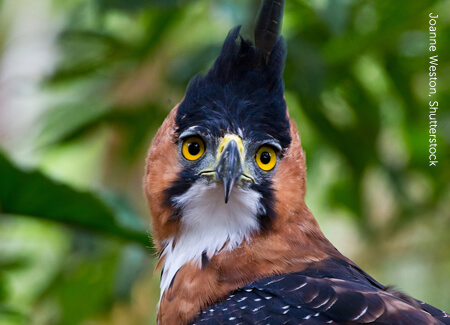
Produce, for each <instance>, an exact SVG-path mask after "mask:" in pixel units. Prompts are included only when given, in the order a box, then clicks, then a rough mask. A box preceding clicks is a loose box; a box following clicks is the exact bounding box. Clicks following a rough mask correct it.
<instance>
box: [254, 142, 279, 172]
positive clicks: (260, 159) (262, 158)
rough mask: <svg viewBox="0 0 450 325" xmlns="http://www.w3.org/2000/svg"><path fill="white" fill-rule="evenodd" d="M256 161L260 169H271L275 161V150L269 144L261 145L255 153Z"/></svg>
mask: <svg viewBox="0 0 450 325" xmlns="http://www.w3.org/2000/svg"><path fill="white" fill-rule="evenodd" d="M256 163H257V164H258V166H259V168H261V169H262V170H265V171H269V170H272V169H273V168H274V167H275V164H276V163H277V155H276V153H275V150H274V149H273V148H272V147H270V146H262V147H261V148H260V149H259V150H258V152H257V153H256Z"/></svg>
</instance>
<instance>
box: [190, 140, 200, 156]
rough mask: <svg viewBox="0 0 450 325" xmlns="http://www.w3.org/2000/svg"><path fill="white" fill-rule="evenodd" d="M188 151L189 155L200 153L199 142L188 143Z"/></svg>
mask: <svg viewBox="0 0 450 325" xmlns="http://www.w3.org/2000/svg"><path fill="white" fill-rule="evenodd" d="M188 151H189V153H190V154H191V155H193V156H197V155H198V154H199V153H200V143H198V142H191V143H189V146H188Z"/></svg>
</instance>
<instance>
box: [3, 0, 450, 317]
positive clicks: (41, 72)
mask: <svg viewBox="0 0 450 325" xmlns="http://www.w3.org/2000/svg"><path fill="white" fill-rule="evenodd" d="M286 2H287V3H286V7H285V19H284V25H283V35H284V37H285V39H286V42H287V45H288V57H287V63H286V69H285V73H284V76H285V82H286V99H287V102H288V106H289V110H290V114H291V116H293V117H294V118H295V120H296V121H297V123H298V126H299V130H300V133H301V136H302V143H303V147H304V149H305V151H306V155H307V165H308V193H307V198H306V200H307V204H308V205H309V207H310V208H311V210H312V211H313V213H314V214H315V216H316V217H317V219H318V221H319V223H320V225H321V227H322V229H323V231H324V232H325V234H326V235H327V236H328V238H330V239H331V240H332V242H333V243H335V245H336V246H337V247H338V248H339V249H340V250H341V251H342V252H343V253H344V254H346V255H347V256H349V257H351V258H352V259H353V260H355V261H356V262H357V263H358V264H359V265H360V266H361V267H363V268H364V269H366V270H367V271H368V272H369V273H371V274H372V275H373V276H374V277H375V278H377V279H378V280H379V281H381V282H383V283H385V284H388V283H392V284H396V285H397V286H398V287H399V288H400V289H402V290H404V291H406V292H408V293H410V294H412V295H414V296H415V297H416V298H419V299H422V300H424V301H426V302H429V303H431V304H434V305H436V306H437V307H440V308H443V309H446V310H447V311H449V310H450V279H449V276H450V236H449V230H450V212H449V211H450V204H449V202H450V186H449V179H450V169H449V167H450V164H449V161H450V160H449V158H450V157H449V152H450V151H449V147H450V113H449V111H448V109H447V108H448V103H449V99H450V92H449V85H450V80H449V79H450V73H449V72H450V60H449V56H450V33H449V29H450V16H449V15H448V13H449V12H450V1H448V0H440V1H438V0H432V1H426V0H420V1H406V0H399V1H385V0H317V1H313V0H292V1H290V0H288V1H286ZM258 6H259V2H258V1H255V0H252V1H250V0H249V1H237V0H233V1H225V0H219V1H206V0H204V1H182V0H178V1H175V0H171V1H162V0H161V1H159V0H133V1H131V0H113V1H111V0H110V1H108V0H69V1H67V0H64V1H63V0H39V1H37V0H34V1H30V0H2V1H0V145H1V149H0V150H1V153H0V213H1V214H0V324H1V325H3V324H69V325H70V324H154V323H155V317H156V316H155V313H156V304H157V301H158V299H159V288H158V281H159V277H158V275H153V269H154V266H155V261H156V258H155V255H154V252H153V250H152V246H151V241H150V240H149V239H148V238H149V233H148V230H149V229H150V228H151V225H150V221H149V220H150V218H149V215H148V212H147V207H146V203H145V199H144V196H143V194H142V189H141V188H142V185H141V183H142V176H143V171H144V159H145V155H146V152H147V149H148V147H149V144H150V142H151V139H152V137H153V136H154V134H155V132H156V130H157V128H158V126H159V125H160V124H161V123H162V121H163V119H164V117H165V116H166V115H167V114H168V112H169V110H170V109H171V108H172V107H173V106H174V105H175V104H176V103H177V102H178V101H179V100H180V99H181V98H182V97H183V92H184V89H185V87H186V85H187V83H188V81H189V79H190V78H191V77H192V76H193V75H195V74H196V73H198V72H205V71H207V69H208V67H210V66H211V64H212V63H213V61H214V58H215V57H216V56H217V54H218V52H219V50H220V46H221V43H222V41H223V40H224V38H225V36H226V34H227V32H228V30H229V29H230V28H231V27H233V26H235V25H238V24H242V25H243V33H244V35H247V37H251V35H252V33H251V30H252V27H253V19H254V17H255V14H256V12H257V8H258ZM430 12H433V13H436V14H439V18H438V24H437V26H438V38H437V45H438V52H437V54H438V55H439V67H438V93H437V95H436V100H439V107H440V108H439V112H438V138H437V139H438V157H439V164H438V166H437V167H428V154H427V152H428V101H429V99H430V98H429V97H428V76H427V73H428V65H429V63H428V62H429V55H430V53H429V52H428V15H429V13H430ZM43 62H44V63H43Z"/></svg>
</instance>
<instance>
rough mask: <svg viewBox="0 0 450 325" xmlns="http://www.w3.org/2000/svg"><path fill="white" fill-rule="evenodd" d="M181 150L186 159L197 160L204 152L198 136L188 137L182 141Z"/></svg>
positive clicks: (203, 145)
mask: <svg viewBox="0 0 450 325" xmlns="http://www.w3.org/2000/svg"><path fill="white" fill-rule="evenodd" d="M181 152H182V153H183V157H184V158H186V159H187V160H197V159H198V158H200V157H201V156H202V155H203V154H204V153H205V144H204V143H203V140H202V139H200V138H199V137H190V138H188V139H186V141H184V143H183V148H182V150H181Z"/></svg>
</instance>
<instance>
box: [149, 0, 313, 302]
mask: <svg viewBox="0 0 450 325" xmlns="http://www.w3.org/2000/svg"><path fill="white" fill-rule="evenodd" d="M277 4H278V6H280V7H277ZM268 5H269V8H267V6H268ZM264 6H266V7H264ZM274 6H275V8H274ZM282 6H283V3H282V2H276V1H273V2H272V1H265V2H263V6H262V8H261V10H260V15H259V17H260V18H259V20H258V21H257V24H256V28H255V42H256V43H255V44H252V42H250V41H248V40H244V39H243V38H242V37H241V36H240V34H239V30H240V28H239V27H237V28H234V29H232V30H231V31H230V32H229V34H228V36H227V37H226V39H225V42H224V44H223V47H222V50H221V52H220V54H219V56H218V58H217V60H216V61H215V63H214V65H213V66H212V68H211V69H210V70H209V72H208V73H207V74H206V75H204V76H196V77H194V78H193V80H192V81H191V82H190V84H189V85H188V87H187V90H186V94H185V97H184V98H183V99H182V101H181V102H180V103H179V104H178V105H177V106H176V107H175V108H174V109H173V110H172V111H171V113H170V114H169V116H168V117H167V118H166V120H165V121H164V123H163V125H162V126H161V128H160V129H159V131H158V132H157V134H156V136H155V138H154V140H153V143H152V146H151V148H150V151H149V154H148V158H147V167H146V176H145V180H144V190H145V192H146V195H147V198H148V201H149V206H150V210H151V213H152V218H153V233H154V240H155V244H156V248H157V250H158V251H159V252H160V253H161V260H160V261H161V263H162V264H163V276H162V281H161V289H162V294H163V293H164V292H165V291H166V290H167V289H168V288H169V287H170V286H171V283H172V282H173V279H174V277H175V275H176V273H177V272H178V270H180V269H181V268H182V267H183V266H184V265H186V264H193V265H196V266H197V267H198V268H199V269H201V268H202V265H203V264H204V263H205V261H209V260H210V259H214V257H215V256H218V255H220V254H223V253H226V252H230V251H234V250H236V249H238V248H239V247H242V246H243V245H245V243H249V242H251V241H254V239H255V238H256V237H258V236H259V237H261V236H266V235H267V234H269V233H276V232H277V229H278V230H279V229H285V230H286V228H285V225H286V223H287V222H289V221H290V220H291V219H294V218H298V212H299V211H302V210H305V209H306V207H305V205H304V194H305V165H304V154H303V151H302V148H301V145H300V138H299V135H298V133H297V129H296V126H295V123H294V122H293V121H292V120H290V118H289V115H288V112H287V108H286V101H285V99H284V84H283V79H282V73H283V69H284V63H285V56H286V55H285V53H286V50H285V44H284V41H283V38H282V37H281V36H280V35H279V29H280V26H281V15H282ZM266 21H269V22H271V23H270V24H268V25H267V24H266V25H265V24H264V23H265V22H266ZM308 220H309V219H308ZM309 221H311V220H309ZM314 222H315V221H314ZM314 226H316V224H314ZM305 227H306V226H305ZM286 247H287V246H286Z"/></svg>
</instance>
